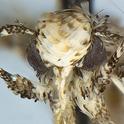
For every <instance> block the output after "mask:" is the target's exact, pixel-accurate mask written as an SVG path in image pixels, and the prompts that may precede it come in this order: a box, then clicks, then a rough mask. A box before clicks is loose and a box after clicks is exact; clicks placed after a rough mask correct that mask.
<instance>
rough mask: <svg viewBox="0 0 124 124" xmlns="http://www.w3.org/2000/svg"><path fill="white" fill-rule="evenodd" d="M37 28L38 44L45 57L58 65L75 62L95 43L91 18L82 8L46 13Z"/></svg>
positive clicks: (49, 61) (40, 52)
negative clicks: (92, 39) (89, 18)
mask: <svg viewBox="0 0 124 124" xmlns="http://www.w3.org/2000/svg"><path fill="white" fill-rule="evenodd" d="M36 30H37V31H38V36H37V44H36V47H37V49H38V50H39V54H40V56H41V58H42V60H43V61H45V62H47V63H50V64H51V65H56V66H58V67H65V66H69V65H75V64H76V62H78V61H79V60H80V59H81V58H82V57H83V56H84V55H85V54H87V50H88V48H89V47H90V45H91V40H90V37H91V31H92V28H91V24H90V21H89V20H88V18H87V17H86V16H85V14H83V13H82V12H80V11H78V10H73V9H69V10H63V11H57V12H54V13H49V14H46V15H45V16H44V17H43V18H42V19H41V20H40V21H39V23H38V25H37V27H36Z"/></svg>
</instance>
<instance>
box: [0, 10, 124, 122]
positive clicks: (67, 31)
mask: <svg viewBox="0 0 124 124" xmlns="http://www.w3.org/2000/svg"><path fill="white" fill-rule="evenodd" d="M106 26H107V18H106V17H105V18H102V19H100V18H98V17H97V18H95V17H92V15H91V16H90V15H88V14H85V12H83V11H82V10H81V9H67V10H61V11H57V12H53V13H48V14H46V15H44V16H43V17H42V19H41V20H40V21H39V23H38V25H37V26H36V31H34V30H30V29H28V28H26V27H25V28H24V26H23V25H20V24H18V25H9V26H3V27H2V28H0V34H1V35H0V36H8V35H12V34H13V33H24V34H30V35H33V36H35V41H36V42H34V41H33V44H31V45H30V46H29V48H28V60H29V63H30V65H31V66H32V67H33V68H34V69H35V70H36V71H37V73H38V76H39V79H40V80H39V84H37V85H36V86H34V85H33V83H32V82H31V81H30V80H28V79H27V78H24V77H22V76H19V75H12V74H10V73H8V72H7V71H5V70H4V69H0V77H1V78H2V79H4V80H5V81H6V82H7V85H8V87H9V88H11V90H12V91H13V92H15V93H16V94H20V95H21V97H23V98H28V99H35V100H44V101H45V102H46V101H48V102H49V104H50V106H51V109H52V111H53V114H54V123H55V124H77V120H76V111H75V109H76V107H77V106H78V107H79V109H80V111H81V112H82V113H84V114H86V115H87V116H88V117H89V118H90V120H91V122H92V123H93V124H114V122H113V121H112V120H111V117H110V114H109V111H108V109H107V107H106V105H105V102H104V96H103V92H104V91H105V89H106V87H107V85H108V84H110V83H114V84H115V85H116V82H119V84H118V85H117V87H118V88H119V87H120V86H121V88H119V89H121V90H122V91H123V90H124V87H123V86H124V85H123V84H124V82H123V80H122V78H123V77H124V75H122V76H121V77H119V76H118V74H117V73H118V72H117V70H118V67H117V68H116V67H115V66H116V64H117V63H118V61H119V58H120V57H121V56H122V54H123V53H124V38H123V37H122V36H120V35H117V34H114V33H111V32H109V31H108V30H107V29H106ZM113 39H114V40H113ZM111 40H112V41H111ZM106 41H107V42H106ZM114 41H116V42H117V41H121V43H120V42H119V44H120V45H118V47H117V49H116V51H115V52H114V53H113V52H112V53H111V55H112V56H111V57H110V56H108V55H106V54H108V49H106V50H105V48H107V47H106V46H112V45H111V42H112V43H113V42H114ZM106 44H108V45H106ZM113 44H114V43H113ZM104 45H105V48H104ZM106 51H107V52H106ZM106 56H107V58H108V60H105V61H104V59H106ZM97 57H98V58H99V59H97ZM103 58H104V59H103ZM41 63H43V64H44V65H43V66H42V65H41ZM39 66H40V67H39ZM41 66H42V67H43V68H45V67H46V68H47V69H46V68H45V72H42V71H41ZM115 77H116V78H115ZM82 123H83V122H82Z"/></svg>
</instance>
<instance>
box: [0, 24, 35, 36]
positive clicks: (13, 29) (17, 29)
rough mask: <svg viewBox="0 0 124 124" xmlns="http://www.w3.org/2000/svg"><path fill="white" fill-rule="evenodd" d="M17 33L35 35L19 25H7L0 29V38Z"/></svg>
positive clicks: (30, 30)
mask: <svg viewBox="0 0 124 124" xmlns="http://www.w3.org/2000/svg"><path fill="white" fill-rule="evenodd" d="M17 33H21V34H29V35H35V33H36V32H35V31H34V30H32V29H30V28H27V27H25V26H24V25H23V24H20V23H19V24H15V25H9V24H7V25H5V26H2V27H1V28H0V37H3V36H9V35H13V34H17Z"/></svg>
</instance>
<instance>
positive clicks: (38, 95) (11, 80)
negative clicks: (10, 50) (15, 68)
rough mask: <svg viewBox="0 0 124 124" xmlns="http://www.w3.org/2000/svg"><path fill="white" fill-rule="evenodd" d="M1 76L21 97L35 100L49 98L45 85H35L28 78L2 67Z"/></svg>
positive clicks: (0, 69)
mask: <svg viewBox="0 0 124 124" xmlns="http://www.w3.org/2000/svg"><path fill="white" fill-rule="evenodd" d="M0 77H1V78H2V79H3V80H4V81H5V82H6V84H7V87H8V88H9V89H11V90H12V91H13V93H14V94H16V95H20V96H21V98H27V99H34V100H35V101H37V100H39V99H40V100H41V99H42V100H46V99H47V98H46V94H45V92H46V87H45V86H42V85H37V86H36V87H35V86H34V85H33V83H32V82H31V81H30V80H28V79H27V78H25V77H22V76H20V75H18V74H15V75H13V74H10V73H9V72H7V71H5V70H3V69H2V68H0ZM47 92H48V91H47Z"/></svg>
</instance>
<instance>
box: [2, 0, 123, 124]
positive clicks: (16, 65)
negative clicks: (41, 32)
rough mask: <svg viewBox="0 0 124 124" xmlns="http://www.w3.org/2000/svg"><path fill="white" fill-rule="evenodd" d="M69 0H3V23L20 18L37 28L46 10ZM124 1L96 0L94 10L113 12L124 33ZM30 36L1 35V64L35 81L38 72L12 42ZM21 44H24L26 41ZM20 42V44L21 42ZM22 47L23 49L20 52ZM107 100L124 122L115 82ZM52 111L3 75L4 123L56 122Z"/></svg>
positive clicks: (115, 21) (50, 123) (113, 19)
mask: <svg viewBox="0 0 124 124" xmlns="http://www.w3.org/2000/svg"><path fill="white" fill-rule="evenodd" d="M63 1H64V3H65V6H66V7H67V5H66V1H67V0H21V1H20V0H12V1H10V0H0V26H2V25H5V24H14V22H15V21H16V20H17V19H18V20H19V21H20V22H22V23H23V24H25V25H26V26H27V27H30V28H34V27H35V25H36V24H37V21H38V19H39V18H40V17H41V16H42V14H43V13H45V12H50V11H54V10H59V9H61V8H62V7H63V6H62V2H63ZM72 1H74V0H72ZM123 8H124V1H123V0H118V1H116V0H93V12H94V14H95V13H98V12H100V11H102V12H101V14H102V15H104V14H109V15H111V22H112V23H113V25H114V26H115V27H119V29H118V30H117V32H118V31H120V32H121V33H122V34H123V29H124V21H123V20H124V9H123ZM30 40H31V39H30V38H29V37H24V36H22V35H20V36H10V37H7V38H0V67H2V68H4V69H6V70H7V71H9V72H11V73H18V74H20V75H23V76H25V77H27V78H29V79H31V80H33V81H35V82H37V81H38V80H37V78H36V76H35V72H34V71H33V69H32V68H31V67H30V66H29V64H28V63H27V61H25V60H24V56H23V53H22V52H21V50H20V49H19V48H18V47H16V45H15V46H14V49H13V47H12V49H11V48H8V47H7V46H8V45H9V46H13V45H12V44H11V43H13V44H14V43H17V44H18V43H20V41H21V43H22V44H23V43H25V41H26V43H28V42H30ZM22 44H21V46H22V47H23V45H22ZM17 46H18V45H17ZM17 51H20V52H17ZM105 98H106V103H107V105H108V108H109V109H110V112H111V114H112V118H113V119H114V120H115V121H116V123H117V124H124V119H123V118H124V96H122V94H121V93H120V92H119V91H118V89H117V88H116V87H115V86H113V85H112V86H110V87H109V88H108V89H107V91H106V93H105ZM52 122H53V119H52V113H51V110H50V108H49V106H48V105H47V104H45V103H39V102H37V103H34V101H30V100H26V99H21V98H19V97H18V96H15V95H13V93H12V92H11V91H10V90H8V89H7V88H6V85H5V83H4V82H3V80H1V79H0V123H3V124H52Z"/></svg>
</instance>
